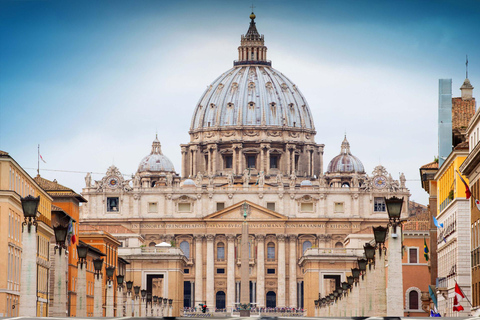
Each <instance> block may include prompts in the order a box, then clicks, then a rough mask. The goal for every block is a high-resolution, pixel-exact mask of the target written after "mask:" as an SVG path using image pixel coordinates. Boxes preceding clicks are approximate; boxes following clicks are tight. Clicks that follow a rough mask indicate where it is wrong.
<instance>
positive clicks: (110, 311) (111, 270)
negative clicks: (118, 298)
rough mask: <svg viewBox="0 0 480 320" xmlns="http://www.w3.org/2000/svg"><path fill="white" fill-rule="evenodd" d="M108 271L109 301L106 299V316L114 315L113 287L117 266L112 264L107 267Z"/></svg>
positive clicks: (106, 270)
mask: <svg viewBox="0 0 480 320" xmlns="http://www.w3.org/2000/svg"><path fill="white" fill-rule="evenodd" d="M105 272H106V273H107V301H106V307H107V308H106V310H105V316H106V317H114V316H115V315H114V303H113V297H114V290H113V289H114V288H113V277H114V276H115V267H113V266H110V267H107V268H106V269H105Z"/></svg>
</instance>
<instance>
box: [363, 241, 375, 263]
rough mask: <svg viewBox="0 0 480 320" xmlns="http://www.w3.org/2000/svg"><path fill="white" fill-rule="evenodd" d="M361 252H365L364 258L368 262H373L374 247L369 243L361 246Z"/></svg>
mask: <svg viewBox="0 0 480 320" xmlns="http://www.w3.org/2000/svg"><path fill="white" fill-rule="evenodd" d="M363 250H364V251H365V257H366V258H367V261H368V262H373V261H375V247H374V246H372V245H371V244H370V243H366V244H365V245H364V246H363Z"/></svg>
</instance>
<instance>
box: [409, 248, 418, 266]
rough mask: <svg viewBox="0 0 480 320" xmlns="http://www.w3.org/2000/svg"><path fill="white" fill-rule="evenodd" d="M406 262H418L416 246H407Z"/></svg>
mask: <svg viewBox="0 0 480 320" xmlns="http://www.w3.org/2000/svg"><path fill="white" fill-rule="evenodd" d="M408 263H418V250H417V248H408Z"/></svg>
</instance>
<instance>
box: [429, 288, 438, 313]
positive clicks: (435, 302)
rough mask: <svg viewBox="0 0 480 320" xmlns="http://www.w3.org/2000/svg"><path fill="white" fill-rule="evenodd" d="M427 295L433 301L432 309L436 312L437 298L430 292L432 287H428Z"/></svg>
mask: <svg viewBox="0 0 480 320" xmlns="http://www.w3.org/2000/svg"><path fill="white" fill-rule="evenodd" d="M428 293H429V294H430V298H431V299H432V301H433V308H434V310H435V312H436V311H437V305H438V304H437V296H436V295H435V293H434V292H433V290H432V287H431V286H428Z"/></svg>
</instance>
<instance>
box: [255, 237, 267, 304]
mask: <svg viewBox="0 0 480 320" xmlns="http://www.w3.org/2000/svg"><path fill="white" fill-rule="evenodd" d="M255 238H256V239H257V299H256V301H257V307H259V308H263V307H265V235H264V234H257V235H256V236H255Z"/></svg>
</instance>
